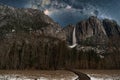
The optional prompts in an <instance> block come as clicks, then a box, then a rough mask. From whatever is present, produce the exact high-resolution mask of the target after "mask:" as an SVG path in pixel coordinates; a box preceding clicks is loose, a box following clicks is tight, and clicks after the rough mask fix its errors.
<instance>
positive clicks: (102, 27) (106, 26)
mask: <svg viewBox="0 0 120 80" xmlns="http://www.w3.org/2000/svg"><path fill="white" fill-rule="evenodd" d="M75 27H76V32H75V33H76V38H77V43H78V44H81V45H82V44H87V45H98V44H99V45H103V44H105V43H106V42H107V40H108V39H110V38H111V37H112V36H120V27H119V26H118V24H117V23H116V22H115V21H112V20H108V19H104V20H100V19H98V18H97V17H94V16H92V17H90V18H89V19H87V20H83V21H81V22H79V23H77V24H76V26H75ZM73 29H74V28H73V26H68V27H66V28H65V32H66V33H67V34H66V36H67V41H68V42H70V43H71V42H72V33H73Z"/></svg>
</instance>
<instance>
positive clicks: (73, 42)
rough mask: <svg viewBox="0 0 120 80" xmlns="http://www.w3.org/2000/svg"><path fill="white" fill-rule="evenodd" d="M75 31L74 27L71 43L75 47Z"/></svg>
mask: <svg viewBox="0 0 120 80" xmlns="http://www.w3.org/2000/svg"><path fill="white" fill-rule="evenodd" d="M75 31H76V28H75V27H74V30H73V41H72V44H73V45H76V43H77V41H76V34H75Z"/></svg>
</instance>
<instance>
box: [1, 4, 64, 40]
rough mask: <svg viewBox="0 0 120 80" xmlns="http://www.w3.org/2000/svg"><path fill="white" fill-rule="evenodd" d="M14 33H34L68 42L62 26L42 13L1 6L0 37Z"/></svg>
mask: <svg viewBox="0 0 120 80" xmlns="http://www.w3.org/2000/svg"><path fill="white" fill-rule="evenodd" d="M13 32H14V33H17V32H27V33H29V32H34V33H36V34H38V35H45V36H51V37H57V38H59V39H61V40H66V36H65V32H64V31H63V30H62V28H61V26H60V25H59V24H57V23H56V22H54V21H53V20H52V19H51V18H50V17H48V16H47V15H45V14H44V13H43V12H42V11H40V10H36V9H22V8H13V7H10V6H5V5H0V35H1V36H5V35H7V34H9V33H13Z"/></svg>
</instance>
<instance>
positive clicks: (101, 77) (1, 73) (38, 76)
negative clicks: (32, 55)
mask: <svg viewBox="0 0 120 80" xmlns="http://www.w3.org/2000/svg"><path fill="white" fill-rule="evenodd" d="M78 71H80V72H83V73H86V74H87V75H88V76H90V78H91V80H120V70H78ZM76 78H77V75H75V74H74V73H72V72H69V71H65V70H56V71H49V70H40V71H37V70H24V71H18V70H0V80H6V79H7V80H75V79H76Z"/></svg>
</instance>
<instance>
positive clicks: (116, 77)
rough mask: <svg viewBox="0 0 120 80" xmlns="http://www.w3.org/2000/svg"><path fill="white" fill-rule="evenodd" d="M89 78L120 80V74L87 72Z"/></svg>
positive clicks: (92, 79) (94, 79)
mask: <svg viewBox="0 0 120 80" xmlns="http://www.w3.org/2000/svg"><path fill="white" fill-rule="evenodd" d="M88 76H89V77H90V78H91V80H120V76H110V75H99V74H90V75H89V74H88Z"/></svg>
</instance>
